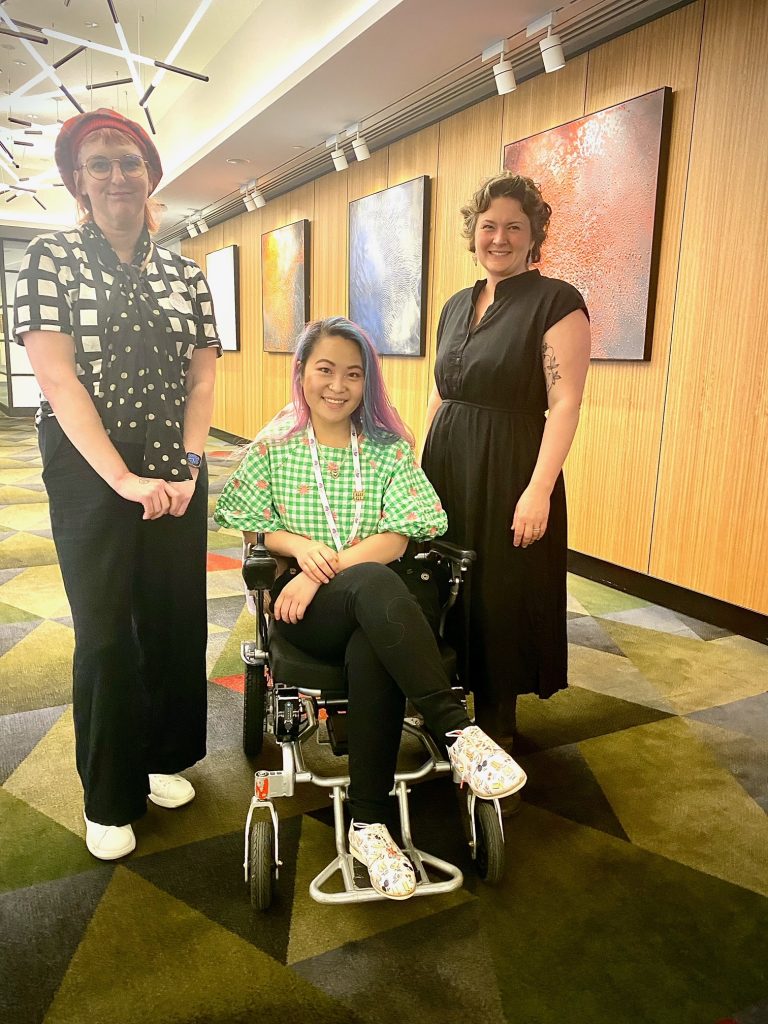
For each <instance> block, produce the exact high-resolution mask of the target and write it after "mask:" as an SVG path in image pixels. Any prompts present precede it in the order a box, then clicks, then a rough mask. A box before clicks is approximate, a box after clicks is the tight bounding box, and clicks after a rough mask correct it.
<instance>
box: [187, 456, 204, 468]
mask: <svg viewBox="0 0 768 1024" xmlns="http://www.w3.org/2000/svg"><path fill="white" fill-rule="evenodd" d="M187 463H188V465H190V466H191V467H192V468H193V469H200V467H201V466H202V464H203V459H202V456H200V455H197V454H196V453H195V452H187Z"/></svg>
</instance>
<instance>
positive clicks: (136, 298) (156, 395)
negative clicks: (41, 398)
mask: <svg viewBox="0 0 768 1024" xmlns="http://www.w3.org/2000/svg"><path fill="white" fill-rule="evenodd" d="M83 237H84V241H85V245H86V250H87V252H88V255H89V259H90V261H91V262H94V261H96V262H97V263H98V264H99V265H100V266H101V267H102V268H103V269H104V270H106V271H107V272H108V273H109V274H111V275H113V277H114V284H113V286H112V291H111V294H110V298H109V308H108V310H107V315H106V317H105V321H104V322H105V324H106V326H105V330H104V336H103V337H102V339H101V349H102V361H101V383H100V387H99V388H98V393H97V395H96V397H95V398H94V402H95V404H96V407H97V409H98V412H99V415H100V417H101V420H102V422H103V423H104V427H105V429H106V431H107V433H108V434H109V436H110V438H111V440H113V441H120V442H129V443H133V444H143V445H144V467H143V473H144V475H145V476H149V477H158V478H160V479H163V480H169V481H171V482H173V481H174V480H190V479H191V476H192V474H191V473H190V471H189V466H188V465H187V460H186V453H185V451H184V439H183V434H182V424H183V422H184V399H185V391H184V384H183V381H182V361H181V359H179V358H178V355H177V352H176V341H175V338H174V334H173V330H172V328H171V324H170V322H169V320H168V315H167V313H166V312H165V310H164V309H163V308H162V306H160V304H159V302H158V301H157V297H156V296H155V293H154V292H153V290H152V287H151V286H150V284H149V282H148V281H147V279H146V276H145V274H144V268H145V267H146V264H147V262H148V261H149V256H150V253H151V250H152V242H151V240H150V237H149V233H148V232H147V230H146V228H145V229H144V230H143V231H142V233H141V236H140V237H139V240H138V242H137V245H136V252H135V253H134V256H133V259H132V260H131V262H130V263H121V262H120V261H119V259H118V257H117V255H116V253H115V251H114V249H113V248H112V246H111V245H110V244H109V242H108V241H107V240H106V238H105V237H104V235H103V234H102V232H101V231H100V229H99V228H98V227H97V226H96V225H95V224H92V223H91V224H87V225H86V227H85V230H84V232H83Z"/></svg>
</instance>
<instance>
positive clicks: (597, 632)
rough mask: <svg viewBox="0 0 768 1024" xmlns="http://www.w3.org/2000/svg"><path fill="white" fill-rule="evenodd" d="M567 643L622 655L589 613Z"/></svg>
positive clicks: (571, 627)
mask: <svg viewBox="0 0 768 1024" xmlns="http://www.w3.org/2000/svg"><path fill="white" fill-rule="evenodd" d="M0 547H1V545H0ZM642 610H644V609H642ZM568 643H569V644H575V645H577V646H579V647H589V648H591V649H592V650H595V651H604V652H605V653H606V654H617V655H618V656H619V657H624V653H623V651H621V650H620V649H619V648H618V647H617V646H616V644H615V643H614V642H613V640H612V639H611V637H610V636H609V635H608V633H606V631H605V630H604V629H603V628H602V626H601V625H600V623H599V622H598V621H597V620H596V619H593V618H592V616H591V615H582V616H579V617H577V618H573V619H570V620H569V622H568Z"/></svg>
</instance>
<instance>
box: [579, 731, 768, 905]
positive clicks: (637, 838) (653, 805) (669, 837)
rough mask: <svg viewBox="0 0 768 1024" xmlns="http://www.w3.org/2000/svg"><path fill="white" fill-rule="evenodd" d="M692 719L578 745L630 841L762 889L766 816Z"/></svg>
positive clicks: (767, 881)
mask: <svg viewBox="0 0 768 1024" xmlns="http://www.w3.org/2000/svg"><path fill="white" fill-rule="evenodd" d="M694 725H695V723H689V722H688V721H687V720H686V719H681V718H668V719H666V720H665V721H662V722H654V723H651V724H650V725H644V726H639V727H638V728H635V729H628V730H626V731H625V732H620V733H613V734H612V735H610V736H600V737H598V738H596V739H591V740H586V741H585V742H584V743H582V744H581V751H582V753H583V755H584V757H585V759H586V761H587V764H588V765H589V767H590V768H591V770H592V772H593V774H594V776H595V778H596V779H597V781H598V782H599V784H600V786H601V788H602V790H603V792H604V793H605V796H606V797H607V799H608V801H609V802H610V804H611V806H612V807H613V810H614V812H615V814H616V817H617V818H618V819H619V821H620V822H621V824H622V826H623V828H624V830H625V832H626V833H627V835H628V836H629V838H630V840H631V842H632V843H634V844H635V845H637V846H640V847H643V848H644V849H646V850H652V851H654V852H655V853H659V854H661V855H663V856H664V857H668V858H669V859H670V860H674V861H677V862H678V863H680V864H687V865H689V866H690V867H692V868H695V869H696V870H697V871H701V872H705V873H707V874H709V875H713V876H715V877H718V878H722V879H726V880H727V881H729V882H732V883H733V884H734V885H738V886H743V887H744V888H745V889H751V890H753V891H754V892H756V893H761V894H762V895H764V896H768V857H766V856H765V851H766V849H768V816H766V814H765V813H764V811H763V810H762V809H761V808H760V807H759V806H758V805H757V804H756V803H755V801H754V800H753V799H752V798H751V797H750V796H749V795H748V793H747V792H745V790H744V788H743V787H742V786H741V785H740V784H739V782H738V781H737V780H736V779H735V778H734V777H733V775H732V774H731V773H730V772H729V771H728V770H727V769H726V768H724V767H723V765H722V763H721V762H720V760H719V759H718V758H717V757H716V756H715V755H714V754H713V752H712V750H711V749H710V747H709V745H708V744H706V743H703V742H702V741H701V739H700V738H699V736H698V735H697V734H696V729H695V728H694Z"/></svg>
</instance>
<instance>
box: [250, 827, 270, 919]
mask: <svg viewBox="0 0 768 1024" xmlns="http://www.w3.org/2000/svg"><path fill="white" fill-rule="evenodd" d="M274 852H275V828H274V825H273V824H272V819H271V818H266V817H262V818H259V819H258V820H257V821H253V822H252V823H251V835H250V840H249V855H248V878H249V883H250V887H251V906H252V907H253V909H254V910H266V909H267V908H268V907H269V905H270V904H271V903H272V887H273V885H274V866H273V857H274Z"/></svg>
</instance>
